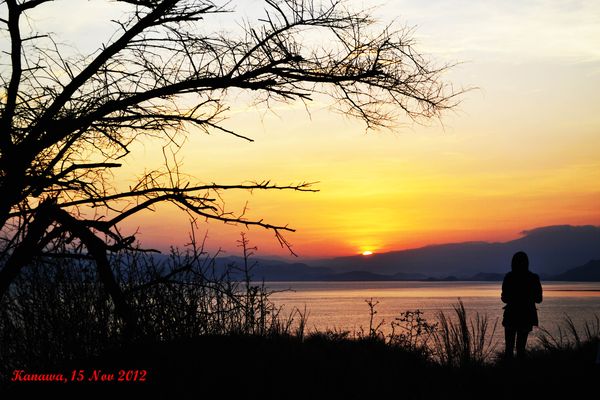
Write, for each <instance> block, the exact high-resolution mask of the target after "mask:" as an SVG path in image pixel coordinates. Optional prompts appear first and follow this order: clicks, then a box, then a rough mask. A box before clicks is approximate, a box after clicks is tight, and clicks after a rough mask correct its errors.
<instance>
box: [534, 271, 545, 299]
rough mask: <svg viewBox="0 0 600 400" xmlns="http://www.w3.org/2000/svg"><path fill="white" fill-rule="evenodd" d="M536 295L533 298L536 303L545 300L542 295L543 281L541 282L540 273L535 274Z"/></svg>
mask: <svg viewBox="0 0 600 400" xmlns="http://www.w3.org/2000/svg"><path fill="white" fill-rule="evenodd" d="M534 289H535V290H534V296H533V300H534V301H535V302H536V303H538V304H539V303H541V302H542V300H543V296H542V283H541V282H540V277H539V276H538V275H535V285H534Z"/></svg>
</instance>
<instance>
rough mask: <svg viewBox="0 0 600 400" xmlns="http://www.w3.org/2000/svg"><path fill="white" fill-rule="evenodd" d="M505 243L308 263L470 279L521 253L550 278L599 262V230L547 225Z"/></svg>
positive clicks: (501, 267) (502, 268)
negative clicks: (574, 266)
mask: <svg viewBox="0 0 600 400" xmlns="http://www.w3.org/2000/svg"><path fill="white" fill-rule="evenodd" d="M522 235H523V236H522V237H520V238H518V239H515V240H511V241H508V242H496V243H490V242H465V243H450V244H440V245H430V246H425V247H421V248H417V249H409V250H402V251H393V252H388V253H381V254H373V255H371V256H369V257H365V256H361V255H358V256H349V257H337V258H333V259H329V260H320V261H318V262H314V263H311V264H313V265H315V266H316V265H318V266H320V267H327V268H329V269H331V270H332V271H333V272H336V273H342V272H350V271H361V270H362V271H369V272H371V273H373V274H382V275H394V274H398V273H402V274H422V275H427V276H431V277H435V278H444V277H447V276H449V275H455V276H457V277H459V278H469V277H472V276H473V275H475V274H479V273H487V274H489V273H491V274H502V273H505V272H506V271H507V270H508V269H509V266H510V257H511V256H512V254H514V253H515V252H516V251H519V250H522V251H525V252H526V253H527V254H528V255H529V258H530V260H531V266H530V268H531V270H532V271H534V272H536V273H538V274H541V275H542V276H553V275H558V274H560V273H562V272H564V271H565V270H566V269H567V268H569V267H570V266H573V265H582V264H584V263H586V262H588V261H589V260H593V259H600V227H597V226H592V225H585V226H571V225H559V226H547V227H541V228H535V229H531V230H526V231H523V232H522Z"/></svg>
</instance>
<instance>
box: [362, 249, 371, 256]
mask: <svg viewBox="0 0 600 400" xmlns="http://www.w3.org/2000/svg"><path fill="white" fill-rule="evenodd" d="M371 254H373V252H372V251H371V250H365V251H363V252H362V255H363V256H370V255H371Z"/></svg>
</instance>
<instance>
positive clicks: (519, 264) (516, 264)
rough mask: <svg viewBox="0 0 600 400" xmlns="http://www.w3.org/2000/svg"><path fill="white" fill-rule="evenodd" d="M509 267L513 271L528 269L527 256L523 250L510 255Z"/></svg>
mask: <svg viewBox="0 0 600 400" xmlns="http://www.w3.org/2000/svg"><path fill="white" fill-rule="evenodd" d="M511 268H512V270H513V271H514V272H524V271H528V270H529V258H528V257H527V254H526V253H525V252H524V251H518V252H516V253H515V255H514V256H513V257H512V263H511Z"/></svg>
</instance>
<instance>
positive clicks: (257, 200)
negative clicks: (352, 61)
mask: <svg viewBox="0 0 600 400" xmlns="http://www.w3.org/2000/svg"><path fill="white" fill-rule="evenodd" d="M255 3H259V2H257V1H254V0H253V1H251V2H249V3H248V4H249V5H252V4H255ZM349 3H350V5H354V6H356V7H361V6H363V5H365V4H366V5H370V4H371V3H372V2H369V1H350V2H349ZM377 3H379V4H381V3H385V5H384V6H382V7H380V8H379V9H377V10H376V11H375V13H376V14H377V15H379V16H380V17H381V19H382V21H383V22H387V21H388V20H389V18H390V16H393V17H398V18H400V21H401V23H407V24H408V25H417V27H416V28H417V29H416V31H415V36H416V38H417V40H418V45H417V48H419V49H421V50H422V51H424V52H426V53H427V54H428V56H429V57H431V58H433V59H434V60H436V61H438V62H440V63H443V62H455V61H463V62H464V63H463V64H461V65H459V66H457V67H455V68H454V69H453V70H452V71H451V72H450V73H448V75H447V76H446V79H448V80H450V81H452V82H453V83H455V85H456V86H457V87H460V86H465V87H477V89H475V90H472V91H470V92H468V93H466V94H465V95H464V96H463V98H462V103H461V104H460V106H459V107H458V108H457V109H456V110H455V111H454V112H451V113H448V114H447V115H445V116H444V118H443V119H442V121H441V122H440V121H431V123H429V124H428V125H427V126H420V125H414V124H412V123H410V122H409V121H399V122H400V123H399V125H398V127H397V128H396V129H394V130H393V131H384V132H368V133H365V131H364V126H363V125H361V123H360V122H359V121H356V120H350V119H347V118H345V117H343V116H341V115H339V114H336V113H334V112H332V111H331V110H330V109H329V108H328V107H327V106H328V103H327V100H326V99H322V98H318V99H315V101H314V102H313V104H312V106H311V115H310V116H309V115H308V114H307V112H306V111H305V109H304V106H303V105H302V104H289V105H277V106H275V107H274V109H272V110H270V111H268V110H265V109H262V108H260V107H254V106H252V105H251V104H250V101H249V99H247V98H245V97H244V96H239V97H233V96H232V98H231V106H232V112H231V113H230V118H229V121H228V123H227V127H229V128H232V129H237V130H238V131H240V133H243V134H247V135H250V136H251V137H253V138H254V139H255V142H254V143H248V142H245V141H242V140H239V139H236V138H234V137H230V136H227V135H224V134H221V133H214V134H211V135H206V134H202V133H200V132H197V131H193V130H192V131H190V132H189V136H188V138H187V142H186V143H185V145H184V147H183V150H182V151H181V152H180V154H179V159H180V161H181V162H182V166H183V167H182V169H183V170H184V171H186V172H187V173H189V174H191V175H193V176H194V180H197V181H199V182H219V183H239V182H243V181H248V180H265V179H270V180H272V181H274V182H277V183H281V184H287V183H292V182H300V181H319V182H320V183H319V184H318V185H317V188H318V189H320V192H318V193H292V192H290V193H285V192H278V193H256V192H255V193H253V194H249V193H245V192H241V193H224V194H223V196H224V197H225V199H226V201H227V206H228V208H229V209H231V210H234V211H239V210H241V208H242V207H243V206H244V204H245V202H246V201H249V213H248V214H247V215H248V216H249V217H252V216H254V217H256V218H263V219H264V220H265V221H268V222H270V223H274V224H289V225H290V226H291V227H294V228H296V229H297V232H296V233H293V234H289V235H288V239H289V240H290V241H291V242H292V243H293V245H294V249H295V251H296V252H297V253H298V254H299V255H300V256H303V257H321V256H334V255H345V254H356V253H359V252H362V251H364V250H372V251H375V252H378V251H379V252H381V251H388V250H394V249H403V248H408V247H414V246H422V245H425V244H430V243H441V242H456V241H466V240H492V241H493V240H508V239H511V238H515V237H517V236H518V234H519V232H520V231H522V230H524V229H529V228H533V227H537V226H544V225H553V224H594V225H600V157H599V154H600V112H599V111H598V105H599V104H600V50H599V47H598V43H600V3H598V2H596V1H582V2H578V3H577V4H574V3H573V4H571V3H570V2H553V1H548V2H536V3H535V4H533V3H532V4H529V3H527V4H523V2H519V1H516V0H515V1H491V2H485V5H483V4H479V3H477V4H474V3H473V2H468V1H466V0H465V1H445V2H440V1H432V2H427V4H425V5H423V2H420V1H416V0H414V1H388V2H377ZM94 4H95V3H94ZM40 18H41V17H40ZM46 18H48V19H49V20H51V21H53V22H52V23H53V24H60V20H61V19H60V18H61V16H58V15H57V16H55V17H53V18H54V19H50V17H46ZM63 18H64V17H63ZM84 22H85V21H84ZM48 23H49V22H48ZM84 27H85V24H84V23H82V24H81V25H80V26H79V28H78V27H73V28H72V29H73V30H74V32H77V29H80V30H83V29H84ZM87 29H88V32H95V33H94V34H97V35H99V33H98V32H102V29H104V28H102V29H101V28H98V27H96V26H95V25H93V26H91V27H88V28H87ZM92 39H94V37H92V38H90V37H88V38H87V39H86V40H89V41H91V40H92ZM86 43H88V42H86ZM161 145H162V143H158V142H156V143H154V142H147V143H144V144H143V145H141V144H138V145H137V148H136V149H135V151H132V153H131V154H132V155H131V156H130V157H129V158H128V159H127V160H126V163H127V166H126V169H125V170H124V171H121V172H120V173H119V174H118V176H117V178H118V180H119V182H120V183H121V184H125V183H131V182H132V178H133V176H135V174H137V173H140V172H141V171H142V170H143V169H144V168H147V169H150V168H154V167H158V166H160V162H161V160H162V156H161V153H160V148H161ZM137 228H139V230H140V235H139V239H140V240H141V241H142V243H143V244H144V245H147V246H151V247H158V248H161V249H165V248H168V246H169V245H170V244H173V245H182V244H184V243H185V242H186V240H187V235H188V231H189V222H188V221H187V216H186V215H185V214H182V213H181V212H180V211H177V210H174V209H172V208H170V207H169V206H164V207H160V208H158V209H157V211H156V212H154V213H145V214H143V215H140V216H138V217H136V218H135V219H132V220H131V221H129V222H128V224H127V225H126V226H125V229H126V230H133V229H137ZM198 229H199V233H200V234H202V233H203V232H206V231H207V232H208V238H209V240H208V246H209V248H210V249H212V250H214V249H217V248H219V247H221V248H223V249H225V250H226V251H228V252H229V253H230V254H231V253H232V252H237V250H236V248H235V241H236V240H237V238H238V234H239V232H240V231H242V230H245V228H243V227H239V226H224V225H223V224H220V223H215V222H211V223H205V222H204V221H200V223H199V226H198ZM249 238H250V240H251V241H252V242H253V243H254V244H255V245H257V246H258V247H259V254H260V255H263V256H267V255H286V254H287V253H286V251H285V250H282V249H281V248H280V247H279V245H278V243H277V241H276V240H275V239H274V238H273V235H272V233H270V232H265V231H263V230H261V229H256V228H254V229H251V230H250V232H249Z"/></svg>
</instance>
